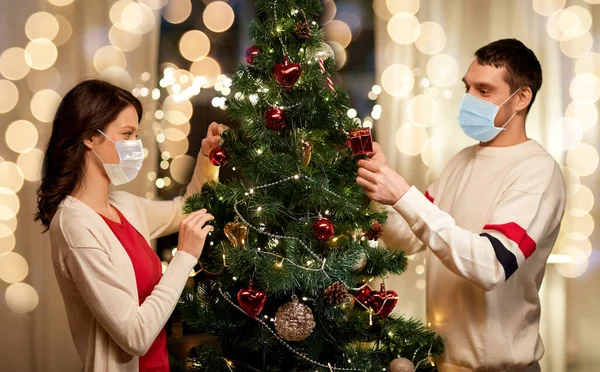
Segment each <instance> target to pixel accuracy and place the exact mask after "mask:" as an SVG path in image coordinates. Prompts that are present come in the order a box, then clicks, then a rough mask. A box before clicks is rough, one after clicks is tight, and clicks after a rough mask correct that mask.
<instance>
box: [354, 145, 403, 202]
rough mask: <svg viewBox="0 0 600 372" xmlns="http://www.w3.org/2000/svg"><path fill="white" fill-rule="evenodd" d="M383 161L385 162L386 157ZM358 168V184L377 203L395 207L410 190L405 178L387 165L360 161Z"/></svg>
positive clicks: (378, 162) (374, 161) (373, 161)
mask: <svg viewBox="0 0 600 372" xmlns="http://www.w3.org/2000/svg"><path fill="white" fill-rule="evenodd" d="M373 149H375V147H373ZM381 154H383V153H381ZM380 159H381V158H379V159H378V160H380ZM383 159H384V160H385V156H384V157H383ZM386 163H387V160H386ZM358 167H359V168H358V177H357V178H356V183H358V184H359V185H360V186H361V187H362V188H363V190H364V191H365V194H367V196H368V197H369V198H370V199H371V200H373V201H375V202H377V203H380V204H383V205H394V204H396V203H397V202H398V200H400V198H402V196H404V194H405V193H406V192H407V191H408V189H410V185H409V184H408V182H406V180H405V179H404V177H402V176H401V175H399V174H398V173H396V171H394V170H393V169H392V168H390V167H389V166H388V165H387V164H383V165H382V164H381V162H380V161H376V160H373V159H370V160H360V161H359V162H358Z"/></svg>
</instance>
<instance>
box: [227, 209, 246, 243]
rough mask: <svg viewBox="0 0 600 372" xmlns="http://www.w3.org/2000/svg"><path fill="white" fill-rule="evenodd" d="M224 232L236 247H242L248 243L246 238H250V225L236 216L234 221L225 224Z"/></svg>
mask: <svg viewBox="0 0 600 372" xmlns="http://www.w3.org/2000/svg"><path fill="white" fill-rule="evenodd" d="M223 232H224V233H225V236H227V239H229V242H230V243H231V245H233V246H234V247H236V248H242V247H244V246H245V245H246V240H247V239H248V226H247V225H246V224H245V223H243V222H241V221H239V219H238V218H237V217H235V219H234V222H227V223H226V224H225V228H223Z"/></svg>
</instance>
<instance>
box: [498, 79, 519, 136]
mask: <svg viewBox="0 0 600 372" xmlns="http://www.w3.org/2000/svg"><path fill="white" fill-rule="evenodd" d="M520 90H521V88H519V89H517V90H515V92H514V93H513V94H511V95H510V97H508V98H507V99H506V100H505V101H504V102H502V104H501V105H500V106H499V107H502V106H504V104H505V103H506V102H508V101H509V100H510V99H511V98H513V97H514V95H515V94H517V92H518V91H520ZM515 116H517V112H515V113H514V114H513V115H512V116H511V117H510V118H509V119H508V120H507V121H506V123H504V125H503V126H502V128H501V129H502V130H506V128H505V127H506V126H507V125H508V123H510V121H511V120H512V119H513V118H514V117H515Z"/></svg>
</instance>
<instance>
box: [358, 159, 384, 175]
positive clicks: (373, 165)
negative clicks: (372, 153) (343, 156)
mask: <svg viewBox="0 0 600 372" xmlns="http://www.w3.org/2000/svg"><path fill="white" fill-rule="evenodd" d="M358 166H359V167H361V168H365V169H366V170H369V171H371V172H373V173H377V172H379V168H380V166H379V164H377V162H375V161H371V160H359V161H358Z"/></svg>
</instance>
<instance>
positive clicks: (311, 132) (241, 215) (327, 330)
mask: <svg viewBox="0 0 600 372" xmlns="http://www.w3.org/2000/svg"><path fill="white" fill-rule="evenodd" d="M256 8H257V14H258V19H257V20H255V21H254V22H253V23H252V25H251V27H250V35H251V37H252V39H253V40H254V43H255V45H253V46H251V47H250V48H248V50H247V51H246V56H245V59H246V63H244V64H243V65H240V67H239V68H238V70H237V72H236V74H235V77H234V79H233V87H234V88H235V90H236V92H237V93H236V94H235V98H234V99H231V100H229V101H228V102H227V106H228V108H227V110H228V113H229V114H230V116H231V118H232V119H234V120H235V121H237V122H239V123H240V124H241V126H240V128H239V129H236V130H233V129H232V130H228V131H226V132H224V133H223V134H222V144H221V145H220V147H218V148H215V149H214V150H213V151H212V152H211V154H210V157H211V161H212V162H213V164H215V165H219V166H227V167H230V168H232V169H233V170H235V171H236V172H239V175H240V176H239V181H235V182H229V183H227V184H223V183H210V184H207V185H205V186H204V188H203V190H202V192H201V193H200V194H197V195H194V196H192V197H190V198H189V199H188V200H187V202H186V206H185V209H186V212H187V213H190V212H192V211H195V210H198V209H201V208H206V209H207V210H208V211H210V213H212V214H213V215H214V216H215V221H216V222H214V225H215V231H214V232H213V233H212V234H211V235H210V236H209V239H208V240H207V243H206V247H205V249H204V252H203V255H202V257H201V259H200V263H199V265H200V266H201V269H200V270H198V274H197V275H196V276H195V278H194V280H195V286H194V288H193V290H189V291H188V292H186V293H184V295H183V296H182V301H181V304H180V306H181V310H182V314H183V316H184V319H185V322H186V323H187V324H188V325H190V326H191V327H192V328H193V329H194V330H196V331H198V332H201V333H205V334H211V335H214V336H216V337H215V338H216V340H217V341H216V342H215V343H214V344H207V345H202V346H198V347H196V348H194V349H193V350H192V352H191V353H190V355H189V357H188V369H189V370H192V371H211V372H217V371H233V370H238V371H282V372H283V371H285V372H288V371H309V370H310V371H382V370H391V371H411V370H413V369H414V367H417V369H418V370H431V369H432V368H434V367H433V363H432V362H431V357H432V356H433V355H436V354H439V353H440V352H441V351H442V348H443V346H442V342H441V340H440V339H439V338H438V337H436V336H435V335H434V334H433V333H432V332H431V331H430V330H429V329H428V328H427V327H426V326H424V325H423V324H421V322H420V321H418V320H413V319H405V318H402V317H399V316H396V315H394V314H390V313H391V311H392V310H393V308H394V306H395V304H396V303H397V301H398V299H399V296H398V294H396V293H395V292H394V291H390V290H386V289H385V288H384V287H383V286H382V287H381V288H371V286H370V285H369V283H370V282H371V281H372V280H373V279H376V278H385V277H386V276H388V275H390V274H400V273H402V272H403V271H404V270H405V268H406V265H407V261H406V257H405V256H404V254H403V253H402V252H401V251H399V250H397V249H390V248H397V247H381V246H378V245H377V244H374V243H373V242H374V241H376V240H377V238H378V237H379V235H380V232H381V224H383V223H385V220H386V214H385V213H381V212H375V211H373V210H372V209H371V208H370V207H369V203H368V200H365V196H364V194H363V192H362V190H361V188H360V187H359V186H357V185H356V183H355V178H356V172H357V166H356V161H357V158H359V157H361V156H365V153H368V151H369V147H370V146H371V141H370V133H369V130H368V129H362V128H360V127H359V126H358V124H357V123H356V122H355V121H354V120H353V119H350V118H349V117H348V116H347V111H348V109H350V103H349V99H348V96H347V94H346V93H345V92H343V91H342V90H340V89H338V88H337V87H335V86H334V83H333V82H332V80H331V78H330V75H331V74H333V73H334V72H335V60H334V58H333V51H332V50H331V48H330V47H329V46H328V45H327V44H326V43H325V42H324V37H323V32H322V30H321V29H320V27H319V25H318V24H317V22H316V20H317V19H318V18H317V17H318V16H319V14H320V12H321V3H320V0H257V1H256ZM349 144H350V146H349ZM400 299H401V296H400Z"/></svg>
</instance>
